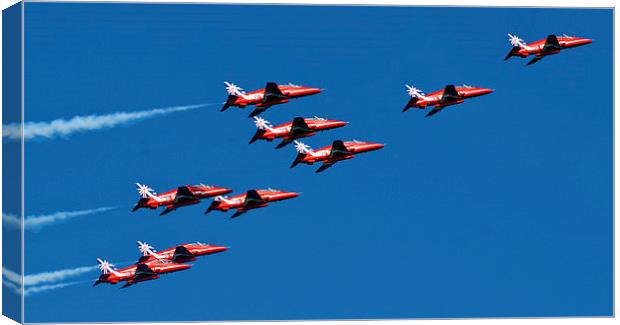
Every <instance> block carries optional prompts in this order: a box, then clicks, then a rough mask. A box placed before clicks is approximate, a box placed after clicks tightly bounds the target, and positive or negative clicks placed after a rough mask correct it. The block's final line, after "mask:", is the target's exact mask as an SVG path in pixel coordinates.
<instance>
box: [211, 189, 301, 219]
mask: <svg viewBox="0 0 620 325" xmlns="http://www.w3.org/2000/svg"><path fill="white" fill-rule="evenodd" d="M298 196H299V193H295V192H287V191H280V190H274V189H271V188H269V189H266V190H249V191H247V192H246V193H243V194H239V195H236V196H233V197H231V198H228V197H225V196H217V197H216V198H215V199H214V200H213V202H212V203H211V205H210V206H209V208H208V209H207V211H205V214H207V213H209V212H211V211H212V210H219V211H223V212H226V211H228V210H231V209H236V211H235V213H234V214H233V215H232V216H231V218H236V217H238V216H240V215H242V214H244V213H246V212H247V211H248V210H252V209H257V208H264V207H266V206H268V205H269V203H270V202H275V201H282V200H288V199H292V198H295V197H298Z"/></svg>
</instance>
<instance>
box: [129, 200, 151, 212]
mask: <svg viewBox="0 0 620 325" xmlns="http://www.w3.org/2000/svg"><path fill="white" fill-rule="evenodd" d="M148 201H149V199H148V198H145V197H143V198H140V201H138V203H136V205H135V206H134V207H133V209H131V212H136V211H137V210H138V209H140V208H144V207H146V206H147V205H146V203H147V202H148Z"/></svg>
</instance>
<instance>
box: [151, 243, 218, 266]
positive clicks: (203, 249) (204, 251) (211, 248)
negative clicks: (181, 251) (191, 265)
mask: <svg viewBox="0 0 620 325" xmlns="http://www.w3.org/2000/svg"><path fill="white" fill-rule="evenodd" d="M180 246H182V247H185V249H187V251H188V252H189V253H190V254H191V256H177V257H176V258H175V256H174V254H175V251H176V250H177V247H180ZM226 250H228V247H225V246H216V245H209V244H197V243H193V244H181V245H177V246H175V247H172V248H168V249H165V250H161V251H158V252H156V254H157V256H158V258H159V259H166V260H172V259H174V260H175V262H186V261H192V260H194V259H195V258H196V257H198V256H203V255H210V254H215V253H219V252H223V251H226ZM156 259H157V258H156V257H155V256H153V255H147V256H142V258H140V261H141V262H142V261H150V260H156Z"/></svg>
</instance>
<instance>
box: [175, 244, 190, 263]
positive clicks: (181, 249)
mask: <svg viewBox="0 0 620 325" xmlns="http://www.w3.org/2000/svg"><path fill="white" fill-rule="evenodd" d="M192 257H194V254H192V253H191V252H190V251H189V250H187V248H185V246H177V247H176V248H175V249H174V254H172V260H173V261H175V260H178V259H187V258H192Z"/></svg>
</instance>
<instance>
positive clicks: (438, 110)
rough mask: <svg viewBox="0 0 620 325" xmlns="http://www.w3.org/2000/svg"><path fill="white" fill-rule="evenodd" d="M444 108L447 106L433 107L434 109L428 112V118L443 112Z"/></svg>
mask: <svg viewBox="0 0 620 325" xmlns="http://www.w3.org/2000/svg"><path fill="white" fill-rule="evenodd" d="M444 107H445V106H439V107H433V109H432V110H431V111H430V112H428V114H426V117H429V116H433V115H435V114H437V113H439V112H441V110H442V109H444Z"/></svg>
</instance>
